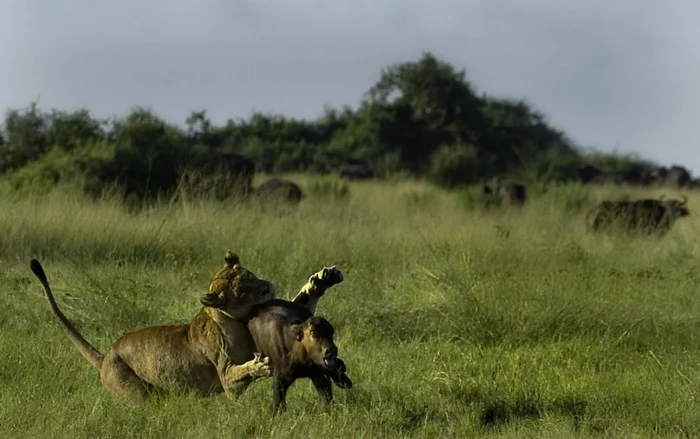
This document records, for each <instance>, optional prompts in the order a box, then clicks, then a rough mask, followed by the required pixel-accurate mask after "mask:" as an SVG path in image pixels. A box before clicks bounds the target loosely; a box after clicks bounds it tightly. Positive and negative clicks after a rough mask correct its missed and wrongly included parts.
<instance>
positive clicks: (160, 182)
mask: <svg viewBox="0 0 700 439" xmlns="http://www.w3.org/2000/svg"><path fill="white" fill-rule="evenodd" d="M348 163H352V164H355V165H358V164H359V165H361V166H365V167H368V168H371V171H372V175H374V176H376V177H378V178H384V177H390V176H392V175H396V174H401V175H406V176H413V177H422V178H426V179H428V180H430V181H432V182H434V183H436V184H439V185H442V186H444V187H448V188H451V187H455V186H459V185H469V184H473V183H477V182H479V181H483V180H485V179H489V178H491V177H494V176H504V175H505V176H509V177H511V178H518V179H524V180H533V179H537V180H555V181H563V180H570V179H580V175H579V171H580V169H582V168H584V167H585V166H589V167H590V166H594V167H596V168H597V169H599V170H602V172H603V173H608V172H617V173H619V172H634V171H635V170H640V169H646V168H650V167H653V166H654V165H653V164H651V163H649V162H647V161H643V160H639V159H637V158H634V157H620V156H615V155H612V154H600V153H596V154H590V153H584V152H583V151H581V149H580V148H579V147H577V146H576V145H574V144H573V142H572V141H571V140H570V139H569V138H568V137H567V136H566V134H565V133H564V132H562V131H561V130H559V129H557V128H555V127H553V126H551V125H550V123H549V122H548V121H547V120H546V118H545V116H544V115H543V114H542V113H540V112H539V111H537V110H536V109H534V108H533V107H532V106H531V105H530V104H529V103H527V102H526V101H524V100H511V99H502V98H496V97H491V96H488V95H487V94H481V95H479V94H477V93H476V92H475V90H474V88H473V86H472V85H471V83H470V82H469V80H468V79H467V77H466V73H465V71H464V70H458V69H456V68H455V67H454V66H452V65H450V64H449V63H447V62H444V61H442V60H439V59H438V58H437V57H435V56H434V55H433V54H431V53H423V54H422V55H421V56H420V57H419V58H418V59H417V60H416V61H412V62H403V63H398V64H395V65H392V66H389V67H387V68H385V69H382V70H381V72H380V75H379V79H378V81H377V82H376V83H375V84H374V85H372V86H371V87H370V88H369V90H367V92H366V93H365V95H364V96H363V99H362V101H361V103H360V105H359V106H358V108H356V109H353V108H351V107H349V106H344V107H342V108H340V109H334V108H325V109H324V112H323V115H322V116H321V117H319V118H317V119H316V120H300V119H295V118H291V117H285V116H281V115H274V114H263V113H257V112H256V113H253V114H252V115H251V116H250V117H249V118H247V119H239V120H233V119H229V120H228V121H227V122H226V123H225V124H222V125H214V124H212V123H211V121H210V120H209V118H208V117H207V113H206V111H194V112H192V113H191V114H190V116H189V117H188V118H187V119H186V121H185V125H184V126H182V127H180V126H177V125H175V124H172V123H168V122H166V121H164V120H162V119H161V118H159V117H158V116H157V115H156V114H154V113H153V112H152V111H150V110H148V109H144V108H135V109H133V110H132V111H131V112H130V113H129V114H128V115H126V116H124V117H115V118H109V119H97V118H94V117H92V116H91V114H90V112H89V111H88V110H85V109H81V110H77V111H74V112H65V111H58V110H55V109H54V110H51V111H42V110H40V109H39V108H38V106H37V105H36V103H33V104H31V105H30V106H29V107H28V108H25V109H11V110H8V111H7V112H6V114H5V119H4V123H3V125H2V129H1V130H0V178H2V179H4V180H6V181H7V182H9V183H10V184H11V185H12V186H13V188H15V189H18V190H20V189H22V188H23V187H27V186H28V185H31V186H34V187H36V186H37V185H43V186H46V187H50V186H51V185H54V184H57V183H59V182H63V183H66V182H69V183H75V184H77V185H79V186H80V187H81V188H82V189H83V190H84V191H86V192H88V193H93V194H95V195H97V194H99V193H101V192H102V191H104V190H105V188H108V187H109V188H118V190H120V191H122V192H123V194H124V195H125V196H127V195H134V196H137V197H139V198H148V197H153V196H156V195H159V194H165V195H167V194H168V193H171V192H172V191H173V190H174V189H175V187H176V186H177V184H178V182H179V181H180V180H181V179H182V178H183V176H185V175H199V176H200V177H201V176H212V175H219V176H223V177H222V178H223V180H222V181H224V183H222V186H220V187H219V189H221V191H222V192H223V193H224V194H225V193H227V192H228V191H229V190H233V188H234V187H235V188H238V189H240V190H244V191H245V190H246V189H247V188H249V187H250V180H251V178H252V173H253V172H255V170H258V171H266V172H290V171H294V172H312V173H329V172H338V171H339V170H340V169H341V167H342V166H344V165H346V164H348ZM241 188H242V189H241Z"/></svg>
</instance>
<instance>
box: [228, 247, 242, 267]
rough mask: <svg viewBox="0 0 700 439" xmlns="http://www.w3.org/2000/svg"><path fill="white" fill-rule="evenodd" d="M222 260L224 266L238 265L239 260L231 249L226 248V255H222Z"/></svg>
mask: <svg viewBox="0 0 700 439" xmlns="http://www.w3.org/2000/svg"><path fill="white" fill-rule="evenodd" d="M224 262H225V263H226V265H225V266H226V267H228V268H233V267H234V266H236V265H239V264H240V263H241V260H240V259H239V258H238V255H237V254H235V253H234V252H232V251H231V250H227V251H226V255H225V256H224Z"/></svg>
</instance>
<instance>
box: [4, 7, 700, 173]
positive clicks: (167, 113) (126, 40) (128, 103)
mask: <svg viewBox="0 0 700 439" xmlns="http://www.w3.org/2000/svg"><path fill="white" fill-rule="evenodd" d="M699 17H700V2H699V1H697V0H672V1H668V2H661V1H658V0H579V1H573V0H568V1H567V0H422V1H419V0H332V1H331V0H121V1H119V2H117V1H107V0H0V56H2V62H0V84H2V87H0V104H1V105H0V106H1V107H2V108H0V109H1V110H2V111H5V110H7V109H10V108H24V107H26V106H27V105H28V104H29V103H30V102H32V101H34V100H36V99H37V98H38V102H39V106H40V107H41V108H42V109H50V108H57V109H61V110H74V109H77V108H81V107H83V108H87V109H89V110H90V111H91V112H92V114H93V115H95V116H98V117H106V116H113V115H119V116H121V115H125V114H127V113H128V111H129V110H130V109H132V108H133V107H135V106H137V105H140V106H145V107H148V108H151V109H152V110H154V111H155V112H156V114H158V115H159V116H160V117H162V118H164V119H166V120H168V121H171V122H175V123H178V124H183V123H184V120H185V118H186V117H187V115H189V114H190V112H191V111H193V110H202V109H205V110H207V114H208V115H209V117H210V118H211V120H212V121H213V122H215V123H222V122H224V121H225V120H227V119H229V118H238V117H248V116H250V114H251V113H252V112H253V111H262V112H271V113H276V114H284V115H287V116H293V117H299V118H315V117H317V116H319V115H321V113H322V110H323V106H324V105H329V106H332V107H336V108H338V107H341V106H342V105H350V106H352V107H356V106H357V105H358V104H359V102H360V100H361V98H362V96H363V94H364V93H365V92H366V91H367V89H368V88H369V87H370V86H371V85H372V84H373V83H374V82H376V80H377V79H378V78H379V74H380V72H381V69H382V68H385V67H388V66H390V65H392V64H395V63H398V62H404V61H415V60H417V59H418V58H419V57H420V55H421V53H422V52H424V51H430V52H432V53H433V54H435V55H436V56H437V57H438V58H439V59H441V60H443V61H446V62H448V63H450V64H452V65H454V66H455V67H457V68H458V69H465V70H466V73H467V78H468V80H469V81H470V82H471V84H472V85H473V86H474V88H475V89H476V90H477V91H478V92H480V93H482V92H483V93H487V94H488V95H491V96H494V97H506V98H514V99H526V100H527V101H528V102H530V103H531V104H533V105H534V107H535V108H536V109H538V110H539V111H541V112H542V113H544V114H545V115H546V116H547V117H548V120H549V121H550V123H551V124H552V125H554V126H555V127H557V128H560V129H562V130H564V131H565V132H566V133H567V134H568V135H569V136H570V137H571V138H572V139H573V140H574V141H575V142H576V144H578V145H580V146H581V147H594V148H597V149H600V150H603V151H613V150H617V151H618V152H620V153H629V152H635V153H638V154H639V155H640V156H641V157H643V158H648V159H652V160H654V161H657V162H658V163H660V164H663V165H671V164H680V165H683V166H686V167H688V168H689V169H690V170H691V171H693V174H700V149H698V148H699V147H700V142H699V141H698V134H697V133H696V131H695V123H697V119H696V118H697V117H698V115H700V85H699V84H700V81H699V80H700V56H699V55H700V26H698V25H697V22H698V19H699Z"/></svg>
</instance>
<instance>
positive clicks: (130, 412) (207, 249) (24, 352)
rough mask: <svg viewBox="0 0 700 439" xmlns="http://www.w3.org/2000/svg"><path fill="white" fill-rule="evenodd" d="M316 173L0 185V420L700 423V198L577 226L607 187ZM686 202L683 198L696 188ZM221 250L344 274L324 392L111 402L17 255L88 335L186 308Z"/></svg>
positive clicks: (56, 432) (392, 432)
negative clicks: (267, 178) (347, 180)
mask: <svg viewBox="0 0 700 439" xmlns="http://www.w3.org/2000/svg"><path fill="white" fill-rule="evenodd" d="M296 180H297V181H301V182H302V183H304V182H307V181H306V180H305V179H304V178H303V177H298V178H296ZM321 186H323V185H318V184H316V186H315V187H316V190H315V191H314V194H315V195H314V196H312V197H309V198H307V199H305V200H303V201H302V203H301V204H300V205H299V206H298V208H296V209H291V210H287V209H281V208H279V207H277V208H270V207H267V208H261V207H260V206H256V205H254V204H251V203H241V204H238V205H237V204H235V203H233V202H229V203H220V202H213V201H207V200H205V199H198V198H187V199H186V200H185V201H182V200H180V201H177V202H172V203H163V204H161V205H159V206H158V207H155V208H152V209H150V210H145V211H143V212H140V213H128V212H126V211H125V210H124V209H122V208H120V207H119V206H118V205H117V204H115V203H110V202H99V203H93V202H88V201H85V200H83V199H82V198H81V197H77V196H72V195H67V194H65V193H61V192H55V193H52V194H49V195H46V196H33V197H30V198H27V199H22V200H17V199H13V198H12V197H5V199H3V200H0V203H1V204H2V206H3V207H2V209H0V248H1V249H2V251H1V252H0V284H1V285H2V293H3V294H2V295H0V308H1V309H2V311H0V340H1V343H0V436H1V437H32V438H34V437H52V438H63V437H65V438H94V437H100V438H106V437H114V438H127V437H146V438H150V437H153V438H163V437H188V438H190V437H192V438H197V437H202V438H204V437H206V438H211V437H276V438H284V437H333V438H346V437H347V438H378V437H421V438H423V437H440V438H443V437H481V436H498V437H552V438H562V437H574V436H575V437H601V436H613V437H625V438H632V437H653V436H660V437H693V436H697V435H700V415H699V413H700V410H699V409H700V403H699V402H698V398H700V388H699V387H698V386H699V384H700V306H699V303H700V301H699V300H698V298H697V295H698V286H697V285H698V279H700V240H699V239H698V238H700V215H698V214H696V215H694V216H691V217H690V218H684V219H682V220H680V221H679V222H678V223H677V224H676V225H675V226H674V228H673V229H672V231H671V232H670V233H669V234H668V235H667V236H666V237H664V238H662V239H659V238H648V239H633V238H630V237H610V236H589V235H587V234H586V233H585V231H584V230H585V229H584V227H583V214H584V210H581V209H583V208H585V207H586V206H587V205H588V204H587V203H590V202H593V201H595V200H596V199H599V198H600V197H602V196H603V195H605V192H608V193H612V192H614V191H615V190H614V189H605V190H599V191H595V192H594V191H590V190H587V189H582V188H579V187H554V188H550V189H549V191H548V192H547V193H546V194H543V195H540V196H537V195H533V196H532V200H531V202H529V203H528V205H527V206H525V207H524V208H523V209H508V208H504V209H501V210H492V211H482V210H469V209H467V207H468V206H469V205H470V203H471V202H472V199H473V197H471V196H470V194H469V193H467V192H455V193H447V192H443V191H441V190H438V189H435V188H432V187H430V186H427V185H424V184H421V183H412V182H399V183H353V184H352V185H351V187H350V194H349V197H347V198H343V197H323V196H322V195H323V193H322V192H323V191H321V190H320V189H318V187H321ZM659 192H660V191H656V193H659ZM628 193H629V194H631V195H633V196H636V195H639V194H638V193H632V192H629V191H628ZM666 193H667V194H668V195H669V196H670V195H671V193H670V192H669V191H666ZM689 206H690V208H691V210H693V213H695V209H696V207H695V206H698V207H697V209H698V210H697V212H698V213H700V197H698V196H696V195H691V198H690V202H689ZM227 249H232V250H235V251H236V252H237V253H238V254H239V255H240V257H241V260H242V263H243V264H244V265H245V266H246V267H248V268H249V269H251V270H253V271H254V272H255V273H256V274H257V275H258V276H260V277H264V278H266V279H268V280H270V281H272V282H274V283H275V285H276V286H277V289H278V292H279V293H280V295H281V296H283V297H286V298H291V297H292V296H293V295H294V294H295V293H296V292H297V291H298V288H299V287H301V285H302V284H303V283H304V282H305V281H306V279H307V277H308V276H309V275H311V274H312V273H314V272H315V271H318V270H319V269H320V268H322V267H323V266H327V265H331V264H337V265H338V266H339V267H340V268H341V269H342V270H343V272H344V273H345V281H344V282H343V283H342V284H340V285H338V286H337V287H335V288H333V289H332V290H330V291H329V292H328V293H327V294H326V295H325V296H324V298H323V299H322V301H321V303H320V305H319V308H318V313H319V314H321V315H324V316H326V317H327V318H328V319H329V320H330V321H331V322H332V323H333V324H334V326H335V327H336V330H337V343H338V346H339V349H340V353H341V356H342V358H343V359H344V360H345V361H346V363H347V365H348V368H349V374H350V375H351V377H352V378H353V380H354V383H355V388H353V389H352V390H349V391H342V390H340V389H337V388H336V389H335V396H336V402H335V403H334V405H333V406H332V407H331V408H330V409H324V408H323V407H322V406H321V405H320V404H319V403H318V402H317V397H316V394H315V392H314V390H313V388H312V385H311V383H310V382H308V381H299V382H297V383H296V384H295V385H294V386H293V387H292V389H291V391H290V393H289V395H288V399H287V401H288V409H287V411H286V412H285V413H284V414H282V415H281V416H279V417H278V418H276V419H271V418H270V412H271V388H270V385H271V383H270V381H269V380H264V381H260V382H258V383H256V384H254V385H253V386H252V387H251V388H250V389H249V391H248V392H246V393H245V394H244V395H242V396H241V397H239V398H237V399H228V398H227V397H225V396H223V395H222V396H217V397H212V398H198V397H195V396H192V395H184V396H177V395H176V396H169V397H168V396H164V397H158V398H155V399H154V400H152V401H150V402H149V403H148V404H146V405H145V406H144V407H141V408H137V409H130V408H127V407H124V406H122V405H121V404H119V403H118V402H116V401H114V400H113V399H112V398H111V397H110V396H109V395H108V394H107V393H106V392H104V391H103V390H102V388H101V386H100V384H99V380H98V375H97V372H96V371H95V370H93V369H91V367H90V366H89V364H88V363H87V362H86V361H85V360H84V359H83V358H82V357H81V356H80V354H79V353H78V351H77V350H76V349H75V348H74V347H73V346H72V345H71V344H70V342H69V341H68V339H67V338H66V336H65V334H64V333H63V332H62V331H61V329H60V328H59V326H58V323H57V321H56V318H55V317H54V316H53V315H51V313H50V311H49V307H48V304H47V302H46V299H45V298H44V296H43V293H42V291H41V287H40V285H39V283H38V282H37V280H36V279H35V278H34V276H33V275H32V274H31V272H30V271H29V267H28V262H29V259H30V258H31V257H37V258H39V259H40V260H41V262H42V263H43V265H44V268H45V269H46V271H47V275H48V276H49V281H50V282H51V283H52V285H53V286H54V291H55V293H56V296H57V300H58V302H59V305H60V306H61V307H62V309H63V310H64V312H65V313H66V314H67V316H68V317H69V319H71V320H72V321H73V322H74V323H75V324H76V325H77V326H78V328H79V330H80V331H81V332H82V333H83V334H84V335H85V337H86V338H87V339H88V340H90V341H91V342H93V343H94V344H95V345H96V346H97V347H98V348H99V349H100V350H102V351H104V350H105V349H106V348H107V347H108V346H109V344H110V343H111V342H112V341H114V340H115V339H116V338H117V337H119V336H120V335H121V334H123V333H124V332H127V331H130V330H134V329H137V328H140V327H143V326H146V325H154V324H163V323H176V322H184V321H187V320H189V319H190V318H192V317H193V316H194V315H195V313H196V312H197V311H198V310H199V308H200V306H199V301H198V297H199V294H201V293H202V292H204V291H205V290H206V288H207V286H208V282H209V279H210V277H211V276H212V275H213V273H214V272H215V271H216V270H217V269H218V268H219V267H220V266H221V265H222V259H223V254H224V252H225V250H227Z"/></svg>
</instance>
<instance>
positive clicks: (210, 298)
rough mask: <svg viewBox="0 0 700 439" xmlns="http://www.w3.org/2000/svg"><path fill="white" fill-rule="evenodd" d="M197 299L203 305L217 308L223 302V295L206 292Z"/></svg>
mask: <svg viewBox="0 0 700 439" xmlns="http://www.w3.org/2000/svg"><path fill="white" fill-rule="evenodd" d="M199 301H200V302H201V304H202V305H204V306H211V307H213V308H219V307H221V306H222V305H223V304H224V295H223V293H222V294H218V293H207V294H205V295H203V296H202V297H200V298H199Z"/></svg>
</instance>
